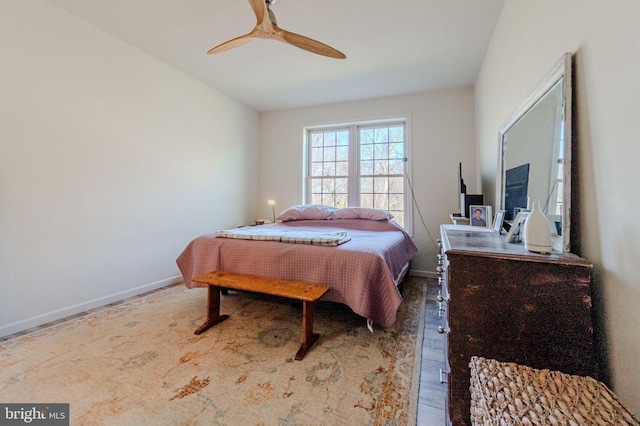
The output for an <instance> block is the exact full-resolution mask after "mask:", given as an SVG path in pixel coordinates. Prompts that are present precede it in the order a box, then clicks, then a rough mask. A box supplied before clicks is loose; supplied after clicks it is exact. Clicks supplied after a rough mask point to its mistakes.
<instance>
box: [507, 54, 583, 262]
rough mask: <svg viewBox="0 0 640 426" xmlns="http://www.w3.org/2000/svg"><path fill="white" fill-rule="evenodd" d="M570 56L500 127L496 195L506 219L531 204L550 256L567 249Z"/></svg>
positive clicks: (509, 218)
mask: <svg viewBox="0 0 640 426" xmlns="http://www.w3.org/2000/svg"><path fill="white" fill-rule="evenodd" d="M571 87H572V86H571V53H565V54H564V55H563V57H562V58H561V59H560V60H559V61H558V62H557V63H556V64H555V65H554V67H553V68H552V69H551V70H550V71H549V72H548V73H547V75H546V76H545V77H544V78H543V79H542V81H541V82H540V83H539V84H538V86H537V87H536V89H535V90H534V91H533V92H532V93H531V94H530V95H529V96H528V97H527V98H526V99H525V100H524V101H523V103H522V104H521V105H520V107H519V108H518V109H517V110H516V112H515V113H514V114H513V115H512V116H511V117H510V118H509V119H508V120H507V121H506V122H505V123H504V124H503V125H502V127H500V131H499V156H498V157H499V161H498V175H497V185H498V188H497V191H496V192H497V193H498V194H500V195H499V201H500V209H501V210H505V211H506V212H505V219H506V220H507V221H510V220H512V219H513V218H514V216H515V213H516V212H517V211H518V210H519V209H526V208H527V207H530V205H531V203H532V202H534V201H539V202H540V208H541V209H542V211H543V212H544V213H545V214H546V215H547V218H548V219H549V222H550V224H551V229H550V231H551V237H552V238H551V239H552V246H553V250H554V251H555V252H560V253H568V252H569V251H570V229H571V223H570V212H571V96H572V95H571Z"/></svg>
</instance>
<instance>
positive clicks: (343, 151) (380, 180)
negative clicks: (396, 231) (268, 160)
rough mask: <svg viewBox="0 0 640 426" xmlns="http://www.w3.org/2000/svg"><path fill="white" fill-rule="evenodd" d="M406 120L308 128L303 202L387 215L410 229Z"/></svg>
mask: <svg viewBox="0 0 640 426" xmlns="http://www.w3.org/2000/svg"><path fill="white" fill-rule="evenodd" d="M406 133H407V132H406V120H402V121H393V122H384V123H380V122H378V123H369V124H353V125H348V126H335V127H322V128H309V129H307V131H306V137H307V147H306V148H307V149H306V157H305V163H306V179H305V188H304V194H305V201H306V202H308V203H310V204H324V205H328V206H333V207H337V208H342V207H347V206H358V207H370V208H376V209H384V210H388V211H390V212H391V214H393V216H394V220H395V221H396V222H398V223H399V224H400V225H401V226H402V227H404V228H405V229H408V228H410V212H411V204H410V203H411V197H410V194H409V193H408V188H407V185H406V181H405V175H406V174H407V171H408V165H409V164H408V152H407V151H408V144H407V140H406V139H407V138H406Z"/></svg>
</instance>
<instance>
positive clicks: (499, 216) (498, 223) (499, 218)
mask: <svg viewBox="0 0 640 426" xmlns="http://www.w3.org/2000/svg"><path fill="white" fill-rule="evenodd" d="M505 214H507V211H506V210H498V211H497V212H496V217H495V219H494V220H493V230H494V231H496V232H497V233H498V234H499V233H501V232H502V223H503V222H504V216H505Z"/></svg>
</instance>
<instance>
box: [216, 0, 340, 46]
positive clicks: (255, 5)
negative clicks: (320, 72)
mask: <svg viewBox="0 0 640 426" xmlns="http://www.w3.org/2000/svg"><path fill="white" fill-rule="evenodd" d="M275 1H276V0H249V3H250V4H251V8H252V9H253V12H254V13H255V14H256V19H257V23H256V26H255V27H254V28H253V30H252V31H251V32H250V33H248V34H245V35H243V36H240V37H236V38H234V39H231V40H229V41H225V42H224V43H222V44H219V45H217V46H216V47H214V48H213V49H211V50H209V51H208V52H207V53H208V54H210V55H212V54H214V53H220V52H224V51H226V50H229V49H233V48H234V47H238V46H241V45H243V44H245V43H248V42H250V41H251V40H253V39H256V38H263V39H266V40H278V41H282V42H284V43H287V44H290V45H292V46H295V47H299V48H300V49H304V50H307V51H309V52H311V53H316V54H318V55H323V56H328V57H330V58H336V59H345V58H346V56H345V55H344V53H342V52H340V51H338V50H336V49H334V48H333V47H331V46H327V45H326V44H324V43H320V42H319V41H316V40H313V39H310V38H308V37H305V36H301V35H299V34H295V33H292V32H289V31H286V30H283V29H282V28H280V27H278V25H277V23H276V17H275V15H274V14H273V12H272V11H271V9H270V8H269V6H270V5H272V4H273V3H275Z"/></svg>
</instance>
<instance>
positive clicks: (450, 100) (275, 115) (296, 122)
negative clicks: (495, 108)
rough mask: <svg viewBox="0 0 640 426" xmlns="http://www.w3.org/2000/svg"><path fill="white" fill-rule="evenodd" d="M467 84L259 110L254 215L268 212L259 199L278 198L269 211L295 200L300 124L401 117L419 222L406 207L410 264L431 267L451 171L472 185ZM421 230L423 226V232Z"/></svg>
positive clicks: (452, 204) (453, 187) (451, 201)
mask: <svg viewBox="0 0 640 426" xmlns="http://www.w3.org/2000/svg"><path fill="white" fill-rule="evenodd" d="M473 105H474V101H473V90H472V89H458V90H449V91H442V92H431V93H421V94H415V95H408V96H397V97H390V98H382V99H372V100H368V101H358V102H348V103H340V104H333V105H325V106H318V107H310V108H301V109H295V110H286V111H276V112H265V113H261V114H260V173H259V190H258V192H259V197H258V199H259V200H264V203H263V204H262V205H260V204H258V210H257V212H256V213H257V215H258V216H260V217H266V218H269V217H271V210H270V207H269V206H268V205H267V204H266V200H268V199H270V198H273V199H275V200H277V203H278V205H277V206H276V207H277V210H276V214H277V213H278V212H279V211H282V210H284V209H285V208H286V207H288V206H290V205H293V204H298V203H301V201H302V189H301V187H302V170H303V167H302V161H303V159H302V155H303V154H302V152H303V128H304V126H309V125H316V124H330V123H345V122H355V121H360V120H369V119H380V118H388V117H398V116H409V117H410V119H411V134H410V137H411V142H410V143H411V145H412V154H411V158H412V176H411V180H412V183H413V188H414V192H415V197H416V200H417V201H418V206H419V208H420V210H421V212H422V216H423V218H424V221H425V224H426V228H425V227H424V226H423V225H422V223H421V221H420V217H419V216H418V213H417V211H416V210H415V209H414V213H413V216H414V218H413V222H414V235H415V241H416V244H417V245H418V248H419V249H420V252H419V253H418V254H417V255H416V257H415V258H414V262H413V264H412V268H413V270H414V272H415V271H418V272H423V273H426V272H433V271H434V270H435V266H436V265H435V256H436V252H437V250H436V247H435V240H436V239H437V238H439V236H440V234H439V225H440V224H441V223H446V222H447V221H449V214H450V213H452V212H455V211H457V210H458V200H457V196H456V193H457V190H458V183H457V170H458V163H459V162H462V163H463V167H464V175H465V183H466V184H467V187H468V190H469V191H470V192H473V191H474V189H475V188H476V186H477V185H476V167H475V148H474V142H475V136H474V126H475V125H474V119H473V115H474V110H473ZM427 230H428V231H427Z"/></svg>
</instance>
